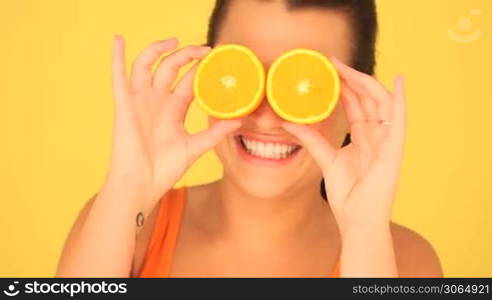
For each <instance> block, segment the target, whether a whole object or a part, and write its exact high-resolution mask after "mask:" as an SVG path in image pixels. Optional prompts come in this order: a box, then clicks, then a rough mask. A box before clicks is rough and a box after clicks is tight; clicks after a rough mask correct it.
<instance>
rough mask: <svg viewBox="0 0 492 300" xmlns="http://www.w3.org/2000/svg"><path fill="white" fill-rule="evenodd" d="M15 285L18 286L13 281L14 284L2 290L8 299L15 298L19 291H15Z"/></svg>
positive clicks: (16, 282)
mask: <svg viewBox="0 0 492 300" xmlns="http://www.w3.org/2000/svg"><path fill="white" fill-rule="evenodd" d="M16 284H19V282H18V281H14V284H9V286H8V287H7V289H6V290H3V293H4V294H5V295H7V296H9V297H13V296H17V295H18V294H19V293H20V291H19V290H16V286H15V285H16Z"/></svg>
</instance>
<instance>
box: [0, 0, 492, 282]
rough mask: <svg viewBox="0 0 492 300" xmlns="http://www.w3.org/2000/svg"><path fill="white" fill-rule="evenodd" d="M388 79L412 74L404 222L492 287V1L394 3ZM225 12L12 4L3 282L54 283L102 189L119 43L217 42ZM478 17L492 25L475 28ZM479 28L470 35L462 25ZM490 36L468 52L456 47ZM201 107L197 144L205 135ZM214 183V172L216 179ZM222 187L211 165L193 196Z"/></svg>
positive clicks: (195, 2) (0, 182) (202, 170)
mask: <svg viewBox="0 0 492 300" xmlns="http://www.w3.org/2000/svg"><path fill="white" fill-rule="evenodd" d="M377 3H378V4H379V11H380V24H381V30H380V42H379V45H378V60H379V66H378V77H379V78H380V79H381V80H382V81H383V82H384V83H385V84H387V85H389V84H390V83H391V81H392V77H393V76H394V75H395V74H396V73H398V72H402V73H404V74H406V77H407V83H408V111H409V128H408V143H407V147H406V157H405V160H404V167H403V171H402V180H401V184H400V189H399V192H398V197H397V201H396V204H395V210H394V220H395V221H397V222H400V223H402V224H403V225H406V226H408V227H410V228H412V229H414V230H416V231H418V232H419V233H421V234H422V235H424V236H425V237H426V238H428V239H429V240H430V241H431V242H432V244H433V245H434V247H435V248H436V250H437V252H438V254H439V256H440V258H441V261H442V263H443V266H444V271H445V275H446V276H492V216H491V215H492V201H491V200H492V168H491V167H492V163H491V162H492V159H491V155H492V142H491V136H492V135H491V129H492V124H491V119H492V116H491V112H492V109H491V108H492V88H491V79H492V74H491V70H492V62H491V58H490V53H491V52H492V1H490V0H472V1H465V0H461V1H458V0H447V1H446V0H435V1H427V0H418V1H415V0H398V1H397V0H381V1H378V2H377ZM212 5H213V3H212V1H209V0H207V1H204V0H179V1H171V0H168V1H166V0H155V1H149V0H140V1H116V0H112V1H106V0H105V1H100V0H97V1H96V0H80V1H75V0H44V1H40V0H32V1H27V0H22V1H21V0H19V1H2V2H1V4H0V36H1V41H0V43H1V46H0V137H1V144H0V197H1V200H0V203H1V207H0V236H1V238H2V239H1V240H2V241H1V244H0V245H1V247H0V276H3V277H5V276H19V277H21V276H52V275H53V274H54V271H55V267H56V263H57V259H58V256H59V253H60V250H61V247H62V244H63V241H64V238H65V236H66V234H67V232H68V230H69V227H70V226H71V224H72V222H73V220H74V218H75V216H76V214H77V213H78V211H79V209H80V208H81V206H82V205H83V204H84V202H85V201H86V200H87V199H88V198H89V197H90V196H91V195H92V194H93V193H94V192H95V191H96V190H97V189H98V187H99V186H100V184H101V182H102V180H103V178H104V175H105V171H106V168H107V166H108V159H109V146H110V137H111V124H112V103H111V91H110V56H111V45H112V38H113V35H114V34H115V33H120V34H122V35H123V36H124V37H125V38H126V40H127V45H128V51H127V54H128V62H129V63H130V59H132V58H133V57H135V55H137V54H138V52H139V51H140V50H141V49H142V48H143V47H145V46H146V45H147V44H149V43H150V42H152V41H154V40H158V39H163V38H166V37H169V36H177V37H178V38H179V39H180V40H181V42H182V44H190V43H193V44H197V43H203V42H204V41H205V33H206V25H207V19H208V16H209V14H210V11H211V8H212ZM470 9H479V10H480V15H476V16H475V15H474V16H471V15H470ZM460 17H469V18H470V19H471V20H472V22H473V24H472V25H473V26H472V28H471V29H469V30H467V31H460V29H459V27H458V24H457V21H458V19H459V18H460ZM450 29H453V30H454V31H455V32H456V33H460V34H464V35H466V34H470V33H472V32H473V31H474V30H482V31H483V35H482V36H481V37H480V38H479V39H477V40H475V41H473V42H470V43H459V42H457V41H454V40H452V39H451V38H450V37H448V35H447V31H448V30H450ZM205 120H206V118H205V115H204V114H203V113H202V112H201V111H199V109H198V108H197V107H196V106H194V105H193V107H192V109H191V111H190V114H189V118H188V121H187V125H188V128H189V129H190V130H192V131H196V130H199V129H201V128H203V126H205V124H206V123H205ZM210 170H214V171H213V172H211V171H210ZM220 174H221V169H220V166H219V164H218V160H217V159H216V157H215V156H214V155H213V154H212V153H208V154H207V155H205V156H204V157H203V158H202V159H200V160H199V161H198V162H197V163H196V164H195V165H194V166H193V167H192V168H191V169H190V170H189V172H188V173H187V174H186V176H185V177H184V178H183V179H182V180H181V182H180V184H188V185H189V184H194V183H199V182H204V181H209V180H212V179H214V178H217V177H218V176H220Z"/></svg>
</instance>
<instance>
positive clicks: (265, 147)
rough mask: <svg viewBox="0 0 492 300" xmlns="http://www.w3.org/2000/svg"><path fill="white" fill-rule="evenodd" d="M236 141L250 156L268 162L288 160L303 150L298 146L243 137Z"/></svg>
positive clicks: (237, 138) (238, 137) (237, 137)
mask: <svg viewBox="0 0 492 300" xmlns="http://www.w3.org/2000/svg"><path fill="white" fill-rule="evenodd" d="M236 140H237V141H238V143H239V144H240V146H241V147H242V148H243V149H244V151H246V153H248V154H249V155H251V156H254V157H257V158H261V159H268V160H283V159H287V158H289V157H291V156H292V155H294V154H295V153H296V152H298V151H299V150H300V149H301V148H302V147H301V146H300V145H296V144H287V143H274V142H265V141H259V140H255V139H250V138H246V137H244V136H242V135H238V136H236Z"/></svg>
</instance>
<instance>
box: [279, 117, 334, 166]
mask: <svg viewBox="0 0 492 300" xmlns="http://www.w3.org/2000/svg"><path fill="white" fill-rule="evenodd" d="M282 127H283V128H284V129H285V130H287V131H288V132H290V133H291V134H293V135H294V136H296V137H297V138H298V139H299V140H300V141H301V143H302V144H303V146H304V147H306V150H307V151H308V152H309V153H310V154H311V155H312V156H313V158H314V159H315V160H316V162H317V163H318V165H319V166H320V168H321V170H322V171H323V173H325V171H327V170H328V168H329V167H330V165H331V163H332V162H333V160H334V159H335V153H336V149H335V148H333V146H332V145H331V144H330V143H329V142H328V141H327V140H326V138H325V137H324V136H323V135H322V134H321V133H320V132H319V131H317V130H315V129H314V128H312V127H309V126H307V125H298V124H294V123H289V122H283V123H282Z"/></svg>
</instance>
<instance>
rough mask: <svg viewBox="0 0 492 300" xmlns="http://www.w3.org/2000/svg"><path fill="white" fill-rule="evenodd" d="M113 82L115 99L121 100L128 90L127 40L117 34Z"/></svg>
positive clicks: (114, 48)
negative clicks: (126, 66)
mask: <svg viewBox="0 0 492 300" xmlns="http://www.w3.org/2000/svg"><path fill="white" fill-rule="evenodd" d="M112 84H113V93H114V96H115V97H114V98H115V101H119V100H120V99H122V97H123V96H124V95H125V94H126V91H127V90H128V82H127V79H126V68H125V40H124V39H123V37H122V36H120V35H115V37H114V41H113V62H112Z"/></svg>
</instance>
